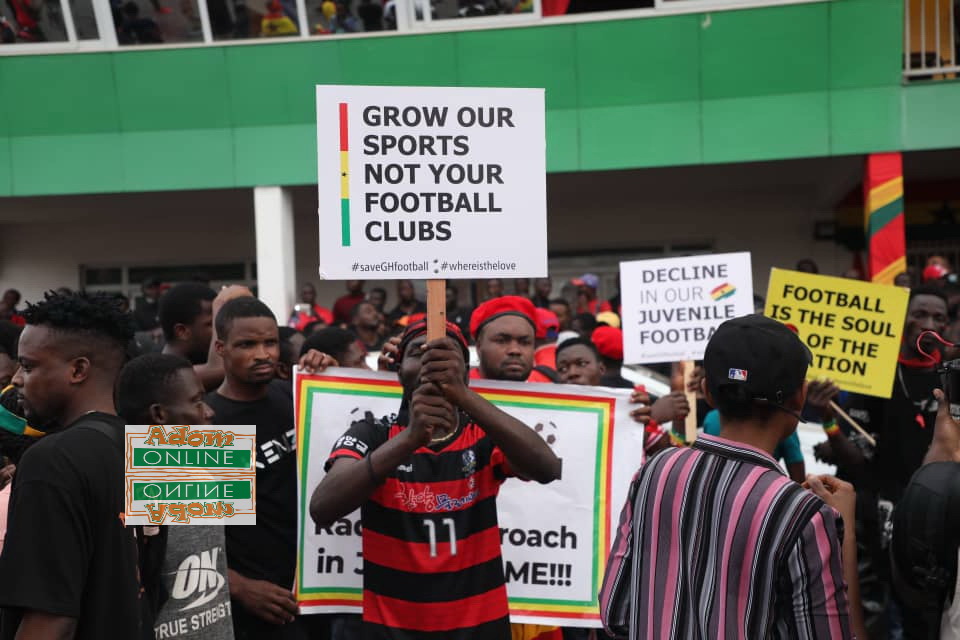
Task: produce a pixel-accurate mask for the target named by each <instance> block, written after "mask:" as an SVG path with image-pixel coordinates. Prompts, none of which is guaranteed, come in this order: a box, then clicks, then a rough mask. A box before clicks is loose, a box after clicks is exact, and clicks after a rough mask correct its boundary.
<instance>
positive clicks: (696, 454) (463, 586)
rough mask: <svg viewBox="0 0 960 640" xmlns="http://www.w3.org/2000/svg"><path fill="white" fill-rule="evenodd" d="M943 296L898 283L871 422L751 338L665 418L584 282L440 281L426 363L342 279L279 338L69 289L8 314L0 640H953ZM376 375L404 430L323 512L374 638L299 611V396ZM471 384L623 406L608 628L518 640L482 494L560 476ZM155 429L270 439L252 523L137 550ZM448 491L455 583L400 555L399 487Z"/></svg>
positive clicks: (676, 393)
mask: <svg viewBox="0 0 960 640" xmlns="http://www.w3.org/2000/svg"><path fill="white" fill-rule="evenodd" d="M797 269H798V270H802V271H808V272H814V273H815V272H817V266H816V265H815V264H814V263H813V262H812V261H803V262H802V263H800V264H798V265H797ZM953 273H954V272H953V269H952V266H951V265H950V264H949V263H948V262H947V261H946V260H944V259H942V258H940V257H938V256H934V257H932V258H931V259H930V261H929V262H928V264H927V265H926V266H925V268H924V269H923V271H922V272H920V273H918V274H910V273H907V274H903V277H902V278H901V279H900V280H899V281H898V284H900V285H901V286H910V287H912V288H911V294H910V302H909V308H908V313H907V318H906V324H905V329H904V339H903V344H902V349H901V353H900V358H899V362H898V365H897V375H896V383H895V386H894V389H893V396H892V397H891V398H890V399H887V400H879V399H876V398H868V397H861V396H857V395H855V394H849V393H845V392H841V391H840V390H839V389H838V388H837V387H836V386H835V385H834V384H833V383H832V382H831V381H828V380H818V381H813V382H810V383H807V382H805V379H806V373H807V368H808V366H809V364H810V353H809V351H808V350H807V348H806V347H805V346H804V345H803V343H802V342H801V341H800V339H799V338H798V337H797V336H796V335H795V334H794V333H792V332H791V331H790V330H789V329H788V328H787V327H786V326H785V325H780V324H779V323H777V322H774V321H772V320H769V319H767V318H764V317H763V316H762V315H752V316H746V317H743V318H738V319H736V320H732V321H728V322H727V323H725V324H724V325H722V326H721V327H720V329H719V330H718V331H717V332H716V334H715V335H714V337H713V338H712V340H711V341H710V344H709V345H708V347H707V352H706V355H705V358H704V361H703V362H702V363H698V368H697V374H696V375H695V376H694V378H695V379H694V381H693V382H692V383H690V386H689V387H687V388H677V387H676V386H674V388H673V390H672V391H671V392H670V393H668V394H666V395H664V396H662V397H659V398H658V397H653V396H651V395H650V394H649V393H648V392H647V391H646V389H645V388H643V387H642V386H635V385H634V383H633V382H631V380H630V376H628V375H626V374H629V373H630V372H629V371H627V370H626V369H625V368H624V364H623V333H622V329H621V315H620V314H621V305H620V295H619V292H617V293H616V295H614V296H612V297H610V298H606V299H605V298H602V297H601V296H600V295H599V293H600V281H599V278H598V277H597V276H596V275H594V274H590V273H587V274H584V275H583V276H581V277H579V278H577V279H575V280H572V281H570V282H569V283H564V284H565V285H569V286H568V287H567V291H575V294H576V295H575V297H574V296H570V297H569V298H566V297H562V296H557V297H554V296H553V295H552V292H553V291H554V289H555V287H554V283H553V282H552V281H551V280H550V279H547V278H544V279H538V280H535V281H533V282H531V281H529V280H526V279H518V280H513V281H502V280H496V279H493V280H489V281H486V282H484V283H482V287H481V288H482V291H481V292H479V294H480V295H479V296H477V295H476V294H475V295H470V296H464V295H462V292H461V291H459V290H458V287H457V286H456V284H454V283H450V284H449V286H448V289H447V309H446V319H447V323H446V337H445V338H442V339H438V340H433V341H427V339H426V319H425V313H426V305H425V304H424V302H423V301H422V300H420V299H418V297H417V293H416V287H415V285H414V283H413V282H411V281H409V280H400V281H397V282H396V285H395V286H396V291H395V299H394V300H393V302H392V304H391V303H390V296H389V294H388V292H387V291H386V290H384V289H379V288H374V289H371V290H370V291H365V283H364V282H362V281H348V282H347V283H346V289H347V291H346V293H345V295H343V296H342V297H340V298H338V299H337V300H335V301H332V304H330V305H329V306H324V305H322V304H321V303H320V301H318V300H317V295H316V289H315V288H314V287H313V285H311V284H309V283H307V284H304V285H303V286H302V288H301V290H300V292H299V301H298V303H297V304H296V305H295V307H294V308H293V309H292V310H291V313H290V314H289V315H288V316H286V317H282V318H277V317H276V316H275V315H274V313H273V312H272V311H271V310H270V309H269V308H268V307H267V306H266V305H265V304H263V303H262V302H260V301H259V300H258V299H257V298H256V297H254V295H253V293H252V292H251V291H250V290H249V289H247V288H245V287H242V286H225V287H223V288H221V290H220V291H219V292H218V291H214V290H213V289H212V288H210V287H209V286H208V285H207V284H205V283H203V282H195V281H194V282H184V283H179V284H175V285H173V286H164V284H163V283H161V282H160V281H158V280H155V279H150V280H148V281H145V282H144V283H143V296H142V297H141V298H138V299H137V300H136V301H135V302H134V304H133V305H132V309H131V305H130V304H129V303H128V301H127V300H126V299H125V298H123V297H122V296H116V295H112V294H94V293H89V294H88V293H84V292H73V291H70V290H66V289H60V290H56V291H50V292H48V293H47V294H45V296H44V298H43V299H42V300H39V301H32V302H29V303H27V304H26V305H22V304H21V296H20V294H19V293H18V292H17V291H15V290H12V289H11V290H8V291H6V292H5V293H4V294H3V297H2V299H0V388H2V393H0V427H3V428H2V429H0V456H2V458H0V488H2V489H3V491H2V492H0V531H2V532H3V534H2V537H0V544H2V552H0V577H2V580H0V607H2V614H0V640H6V639H10V640H22V639H24V638H27V639H30V640H32V639H34V638H91V639H94V638H95V639H98V640H99V639H102V638H120V639H127V638H129V639H131V640H139V639H141V638H157V639H158V640H159V639H161V638H210V639H212V640H219V639H221V638H238V639H261V638H270V639H282V640H287V639H289V640H308V639H311V640H312V639H317V640H326V639H327V638H332V639H334V640H349V639H353V638H397V639H407V638H411V639H412V638H423V639H428V638H429V639H433V638H444V639H450V640H459V639H461V638H462V639H466V638H478V639H486V638H490V639H491V640H495V639H500V638H504V639H505V638H512V640H563V639H566V640H571V639H575V640H586V639H593V638H597V639H602V638H607V637H623V638H631V639H639V638H747V639H751V640H752V639H753V638H764V637H774V638H852V637H859V638H864V637H870V638H954V637H960V598H955V597H954V595H955V594H954V591H955V588H954V587H955V585H956V584H957V583H958V582H957V581H958V576H957V564H958V563H957V561H958V553H960V482H958V481H957V480H960V472H958V471H957V470H958V469H960V426H958V425H957V423H955V422H954V421H953V419H952V418H951V416H950V413H949V408H950V406H949V402H947V401H945V400H944V396H943V393H942V391H941V390H940V387H941V378H940V376H939V374H938V373H937V367H938V365H940V363H941V362H942V361H946V360H950V359H952V358H955V357H957V354H955V353H954V352H953V351H954V349H953V347H951V346H949V345H950V343H952V342H953V341H954V340H955V339H956V338H957V337H958V335H960V318H958V303H960V288H958V285H957V284H956V278H955V276H954V275H953ZM856 275H857V274H853V273H851V274H847V276H848V277H856ZM467 297H470V298H478V302H479V304H478V305H477V306H476V308H471V307H470V306H468V305H466V304H464V299H465V298H467ZM761 306H762V305H761ZM925 332H926V333H925ZM929 332H935V333H936V334H939V335H940V336H942V337H943V341H942V342H940V341H937V340H936V339H933V338H931V334H930V333H929ZM374 355H376V356H377V364H376V368H379V369H381V370H383V371H391V372H395V375H396V376H397V377H398V380H399V381H400V383H401V386H402V388H403V398H402V402H401V404H400V406H399V407H398V412H397V416H396V418H395V419H394V420H392V421H389V420H381V419H379V417H370V416H368V417H367V418H366V419H364V420H362V421H359V422H356V423H354V424H353V425H344V436H343V437H342V438H340V439H339V440H338V441H337V444H336V445H335V446H334V449H333V451H332V452H331V454H330V457H329V459H328V461H327V463H326V471H327V473H326V475H325V476H324V479H323V481H322V482H321V483H320V484H319V485H318V486H317V487H313V488H310V491H311V495H310V500H309V515H310V517H312V518H313V519H314V521H315V522H316V523H317V524H318V526H326V525H327V524H329V523H331V522H333V521H335V520H336V519H338V518H340V517H342V516H344V515H346V514H348V513H350V512H352V511H354V510H355V509H357V508H359V509H360V510H361V522H362V524H363V554H364V569H365V570H364V596H363V599H364V613H363V616H362V617H361V616H354V615H346V614H342V615H341V614H337V615H303V614H300V612H299V611H298V607H297V603H296V600H295V598H294V595H293V592H292V588H293V581H294V574H295V566H296V561H295V558H296V548H297V542H296V541H297V536H296V528H297V509H298V506H297V476H296V437H295V422H294V415H293V401H292V389H291V379H292V374H293V370H294V368H295V367H300V368H301V369H302V370H304V371H307V372H317V371H322V370H324V369H325V368H327V367H329V366H333V365H337V366H342V367H351V368H370V367H369V365H368V361H369V360H371V359H372V356H374ZM368 356H370V357H368ZM654 369H655V370H657V369H658V367H654ZM733 370H737V371H749V372H750V375H749V377H747V376H744V379H743V380H739V379H737V380H734V379H733V378H732V377H731V376H728V375H727V373H728V372H729V371H733ZM659 371H660V372H661V373H663V374H664V376H665V379H666V378H669V376H670V375H671V373H672V370H671V367H670V365H669V364H665V365H663V366H662V367H659ZM473 379H492V380H505V381H513V382H530V383H541V384H553V383H563V384H573V385H588V386H595V387H608V388H613V389H616V388H624V389H630V390H631V391H629V392H627V393H629V397H630V402H631V403H633V404H634V405H635V407H634V408H633V411H632V414H631V416H632V418H633V420H635V421H636V423H637V424H636V425H633V426H631V427H630V428H642V429H643V430H644V437H645V452H646V455H645V460H643V461H640V460H638V461H637V463H638V466H639V471H638V473H637V475H636V476H635V478H634V481H633V483H632V484H631V487H630V491H629V498H628V501H627V503H626V505H625V506H624V509H623V513H622V516H621V520H620V526H619V527H618V529H617V532H616V540H615V542H614V544H613V549H612V551H611V555H610V561H609V564H608V568H607V573H606V577H605V579H604V584H603V589H602V591H601V594H600V606H601V616H602V619H603V622H604V627H605V628H604V629H592V630H591V629H577V628H557V627H549V626H543V625H531V624H512V625H511V624H510V622H509V617H508V613H507V604H506V595H505V581H504V575H503V567H502V560H501V556H500V545H499V537H498V535H497V531H496V527H497V524H496V523H497V520H496V496H497V493H498V490H499V487H500V485H501V484H502V483H503V482H504V481H505V480H506V479H507V478H509V477H514V476H519V477H521V478H523V479H526V480H533V481H538V482H542V483H548V482H552V481H554V480H556V479H557V478H559V477H560V473H561V469H560V461H559V460H558V459H557V458H556V456H555V455H554V453H553V452H552V450H551V449H550V448H549V447H548V446H546V444H545V443H544V441H543V440H542V439H541V438H540V436H539V435H537V434H536V433H535V432H534V431H533V430H531V429H528V428H526V427H525V426H524V425H523V424H522V423H520V422H518V421H517V420H516V419H515V418H512V417H511V416H509V415H508V414H506V413H503V412H502V411H500V410H499V409H498V408H497V407H495V406H494V405H492V404H490V403H489V402H487V401H486V400H484V399H483V398H482V397H480V396H479V395H477V394H476V393H475V392H473V391H471V390H470V384H469V381H470V380H473ZM958 389H960V385H958ZM689 393H695V394H696V396H697V398H698V400H697V404H698V407H697V415H698V416H699V417H700V419H701V423H702V425H701V426H702V427H703V435H701V436H700V437H699V438H698V439H697V440H696V441H695V442H694V443H693V444H692V446H688V444H689V443H684V442H683V441H682V438H681V437H680V436H678V434H677V433H675V432H674V430H673V429H672V428H671V427H672V424H674V423H677V424H680V423H682V421H683V419H684V418H685V417H686V415H687V414H688V413H689V412H690V410H691V407H690V406H689V404H688V401H687V397H688V394H689ZM837 406H840V407H842V408H843V411H844V413H846V414H848V415H849V416H851V417H852V418H853V419H855V420H857V421H858V422H859V423H860V424H861V425H862V426H863V427H864V428H865V429H866V431H867V432H868V433H869V434H870V436H871V438H869V439H868V438H865V437H864V436H863V435H861V434H860V433H858V432H857V431H855V430H854V429H852V428H851V427H850V426H849V424H847V422H846V421H845V420H840V419H839V418H840V417H841V416H840V415H838V414H837V412H836V407H837ZM800 420H803V421H805V422H808V423H810V422H813V423H820V424H822V426H823V432H824V433H823V442H822V443H821V444H820V445H819V446H818V447H817V448H816V455H817V457H818V458H820V459H821V460H822V461H824V462H826V463H829V464H832V465H835V467H836V469H837V472H836V476H807V475H805V473H804V459H803V455H802V453H801V452H800V451H799V444H798V441H797V436H796V429H797V425H798V423H799V421H800ZM171 423H173V424H216V425H233V424H254V425H256V426H257V483H256V502H257V524H256V525H255V526H229V525H228V526H205V527H168V526H162V527H133V526H126V525H125V522H124V519H123V510H124V509H123V505H124V496H123V425H124V424H171ZM623 428H627V427H623ZM871 439H872V440H873V442H871V441H870V440H871ZM466 449H470V450H471V451H472V452H474V458H473V459H474V460H475V464H474V465H473V466H471V469H470V474H469V475H468V476H467V477H464V474H463V472H462V471H461V470H459V466H460V465H462V463H461V462H460V460H461V457H460V454H461V453H462V452H463V451H464V450H466ZM445 452H447V453H448V454H449V455H446V456H445V455H444V454H445ZM454 452H455V453H456V454H457V455H452V453H454ZM778 460H783V462H784V464H785V465H786V470H784V468H782V467H781V466H779V464H778ZM448 463H449V464H448ZM641 463H642V464H641ZM448 466H449V467H450V468H449V469H448V468H447V467H448ZM453 467H457V468H456V469H455V468H453ZM918 470H919V473H918ZM453 478H456V482H458V483H460V484H462V485H463V487H464V491H463V493H468V491H467V487H469V489H470V490H471V491H476V492H477V495H480V496H482V497H483V499H482V500H481V499H477V500H476V501H473V502H471V503H470V504H468V505H466V506H465V507H464V508H463V509H462V510H461V511H458V512H457V514H456V516H457V517H456V525H455V526H456V530H457V531H466V532H469V536H467V537H465V538H464V539H462V540H458V541H457V542H458V547H457V548H458V549H459V555H457V556H456V560H455V561H450V559H449V558H446V559H438V558H436V557H435V556H436V554H434V553H431V554H427V553H426V551H425V550H424V545H422V544H414V543H416V542H423V541H422V540H419V538H417V537H416V536H417V535H419V534H415V533H413V532H414V530H417V531H419V529H418V528H417V527H416V526H415V525H413V524H410V521H411V518H412V514H413V513H415V512H416V513H417V516H418V517H419V516H422V515H423V513H421V512H417V511H416V509H413V510H411V509H410V507H409V505H405V504H404V503H403V501H402V500H398V498H397V495H399V494H398V491H397V489H398V487H400V486H402V485H403V483H407V482H414V483H418V484H420V485H423V486H430V485H431V483H441V482H442V483H445V486H447V485H449V484H451V483H452V482H453ZM954 486H956V487H958V489H956V490H954V489H953V487H954ZM954 493H956V500H954ZM457 495H459V494H457ZM953 513H956V514H957V515H956V516H954V515H953ZM954 522H957V523H958V524H956V525H955V524H954ZM490 532H492V533H490ZM465 535H466V534H465ZM411 536H413V537H411ZM451 555H455V554H451ZM198 563H199V564H198ZM445 563H447V564H445ZM201 566H202V568H203V571H206V572H208V574H207V577H204V578H202V579H198V578H196V575H197V574H196V573H192V572H197V571H199V570H200V569H199V567H201ZM191 576H193V577H191ZM198 585H200V587H198ZM202 585H205V587H203V586H202ZM198 588H199V590H198ZM955 601H956V602H955ZM185 612H187V613H185ZM199 614H202V615H199ZM951 634H952V635H951Z"/></svg>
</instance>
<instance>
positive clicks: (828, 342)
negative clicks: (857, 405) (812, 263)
mask: <svg viewBox="0 0 960 640" xmlns="http://www.w3.org/2000/svg"><path fill="white" fill-rule="evenodd" d="M909 298H910V294H909V292H908V291H907V290H906V289H903V288H901V287H895V286H892V285H883V284H872V283H869V282H862V281H860V280H849V279H847V278H834V277H831V276H820V275H812V274H809V273H801V272H799V271H787V270H785V269H772V270H771V272H770V286H769V288H768V289H767V304H766V309H765V313H766V315H767V316H769V317H771V318H773V319H775V320H779V321H780V322H783V323H784V324H786V325H788V326H790V327H792V328H794V329H796V331H797V333H798V334H799V336H800V338H801V339H802V340H803V341H804V343H805V344H806V345H807V346H808V347H809V348H810V351H811V352H812V353H813V364H811V365H810V369H809V370H808V372H807V378H809V379H811V380H812V379H817V378H829V379H831V380H833V381H834V382H835V383H836V384H837V386H839V387H840V388H841V389H843V390H845V391H851V392H854V393H862V394H866V395H870V396H877V397H880V398H889V397H890V395H891V393H892V391H893V377H894V373H895V372H896V367H897V356H898V355H899V353H900V339H901V336H902V334H903V324H904V321H905V319H906V316H907V304H908V302H909Z"/></svg>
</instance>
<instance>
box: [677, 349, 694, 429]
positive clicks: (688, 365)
mask: <svg viewBox="0 0 960 640" xmlns="http://www.w3.org/2000/svg"><path fill="white" fill-rule="evenodd" d="M680 367H681V368H682V369H683V393H684V394H685V395H686V396H687V404H689V405H690V413H688V414H687V421H686V424H685V425H684V438H683V439H684V440H686V441H687V444H692V443H693V441H694V440H696V439H697V392H696V391H690V381H691V380H692V379H693V370H694V369H695V368H696V365H695V363H694V362H693V360H684V361H683V362H681V363H680Z"/></svg>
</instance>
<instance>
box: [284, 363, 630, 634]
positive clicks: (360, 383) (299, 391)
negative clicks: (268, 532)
mask: <svg viewBox="0 0 960 640" xmlns="http://www.w3.org/2000/svg"><path fill="white" fill-rule="evenodd" d="M472 388H474V389H475V390H476V391H477V392H478V393H480V395H482V396H483V397H484V398H486V399H487V400H489V401H491V402H494V403H496V404H497V406H500V407H505V406H513V407H520V408H543V409H550V410H569V411H578V412H588V413H592V414H595V416H596V420H597V455H596V463H595V465H594V469H595V473H596V478H595V479H596V484H595V486H596V493H595V502H596V505H597V508H596V509H595V510H594V522H593V527H594V531H595V532H596V536H595V540H594V542H595V548H594V553H593V557H594V562H593V567H592V569H593V575H592V578H591V587H592V589H591V591H592V592H593V593H592V597H591V598H590V599H589V600H586V601H582V602H574V601H569V600H548V599H541V598H510V599H509V605H510V613H511V615H516V616H525V615H526V616H530V615H549V616H551V617H554V618H569V619H588V620H599V619H600V614H599V605H598V597H599V589H600V584H601V581H602V578H603V569H604V567H605V566H606V561H607V553H608V549H609V548H610V544H611V539H610V535H611V531H610V517H611V513H610V509H611V507H612V504H611V485H612V474H613V468H612V465H611V459H612V458H611V456H612V453H613V428H612V427H613V415H614V410H615V408H616V399H615V398H597V397H593V396H579V395H570V394H554V393H537V392H533V391H519V390H516V391H514V390H505V389H501V388H493V387H484V386H483V385H482V384H476V383H475V384H474V385H472ZM323 393H331V394H338V395H343V394H347V395H357V396H378V397H391V398H396V399H397V400H398V401H399V399H400V397H401V395H402V391H401V388H400V384H399V382H394V381H386V380H373V379H369V378H353V377H345V376H332V375H323V376H312V375H302V376H298V377H297V388H296V395H295V407H294V411H295V415H296V418H297V473H298V482H300V483H301V486H300V497H301V501H300V509H301V512H302V513H304V514H306V513H308V502H309V496H310V493H311V489H312V488H310V487H307V486H306V477H307V476H306V473H305V472H304V469H305V465H306V464H307V462H308V461H307V460H306V455H307V451H309V447H310V432H309V429H307V428H306V426H307V417H308V416H310V415H311V414H312V413H313V402H314V400H315V399H316V398H317V397H318V394H323ZM310 462H311V463H313V464H316V463H317V462H316V461H312V460H311V461H310ZM305 526H306V524H304V525H303V526H301V527H300V530H299V531H298V538H299V542H300V544H299V547H300V549H303V543H304V540H303V535H304V530H305ZM303 575H304V572H303V558H302V556H301V554H299V553H298V554H297V578H296V584H295V590H296V598H297V601H298V603H299V604H300V605H301V606H314V605H316V606H342V605H346V606H352V607H359V606H361V603H362V599H363V593H362V590H361V589H359V588H358V589H349V588H347V589H342V588H307V587H305V586H304V585H303V584H302V578H303Z"/></svg>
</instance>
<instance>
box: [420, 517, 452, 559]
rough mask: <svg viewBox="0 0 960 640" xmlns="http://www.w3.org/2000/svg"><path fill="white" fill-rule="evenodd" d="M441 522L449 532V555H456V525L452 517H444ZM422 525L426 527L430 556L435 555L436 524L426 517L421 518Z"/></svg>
mask: <svg viewBox="0 0 960 640" xmlns="http://www.w3.org/2000/svg"><path fill="white" fill-rule="evenodd" d="M441 522H442V523H443V524H445V525H447V529H448V530H449V532H450V555H452V556H455V555H457V526H456V523H454V521H453V518H444V519H443V520H441ZM423 526H425V527H426V528H427V535H429V536H430V557H431V558H436V557H437V525H436V524H435V523H434V522H433V520H430V519H428V518H424V519H423Z"/></svg>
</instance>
